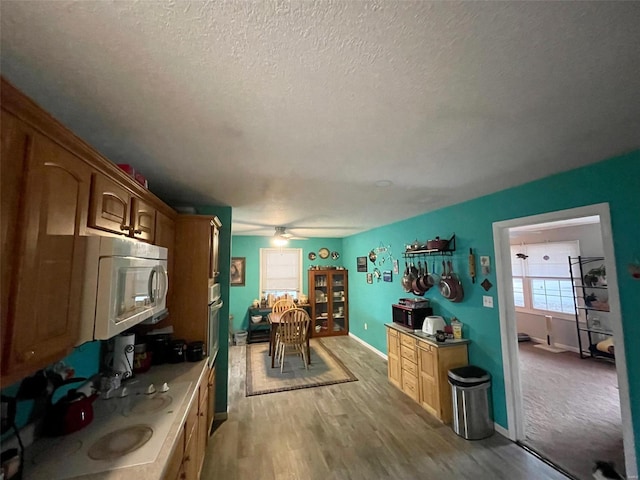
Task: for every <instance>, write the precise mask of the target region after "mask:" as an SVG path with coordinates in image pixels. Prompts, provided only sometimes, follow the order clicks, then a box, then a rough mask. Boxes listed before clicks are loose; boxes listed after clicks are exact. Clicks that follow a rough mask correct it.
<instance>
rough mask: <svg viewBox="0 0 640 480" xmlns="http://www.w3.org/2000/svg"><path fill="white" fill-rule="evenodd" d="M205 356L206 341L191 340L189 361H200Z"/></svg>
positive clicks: (188, 351)
mask: <svg viewBox="0 0 640 480" xmlns="http://www.w3.org/2000/svg"><path fill="white" fill-rule="evenodd" d="M203 358H204V342H190V343H188V344H187V361H188V362H199V361H200V360H202V359H203Z"/></svg>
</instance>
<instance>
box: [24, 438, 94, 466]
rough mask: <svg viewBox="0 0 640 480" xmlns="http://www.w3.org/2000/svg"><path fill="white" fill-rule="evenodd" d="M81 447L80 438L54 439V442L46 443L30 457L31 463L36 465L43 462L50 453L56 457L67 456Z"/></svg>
mask: <svg viewBox="0 0 640 480" xmlns="http://www.w3.org/2000/svg"><path fill="white" fill-rule="evenodd" d="M81 448H82V441H81V440H73V441H66V439H62V438H61V439H58V440H55V442H54V443H52V444H49V445H46V448H41V449H40V450H38V453H36V454H35V455H34V457H33V458H32V459H31V463H33V464H34V465H37V464H39V463H44V462H46V461H47V460H48V457H49V456H50V455H54V456H57V457H61V458H62V457H69V456H71V455H73V454H74V453H76V452H77V451H78V450H80V449H81Z"/></svg>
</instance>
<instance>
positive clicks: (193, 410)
mask: <svg viewBox="0 0 640 480" xmlns="http://www.w3.org/2000/svg"><path fill="white" fill-rule="evenodd" d="M198 398H199V396H196V397H195V398H194V399H193V402H191V406H190V407H189V413H187V420H186V422H185V435H186V443H189V439H190V438H191V434H192V433H193V429H194V428H195V426H196V424H197V422H198Z"/></svg>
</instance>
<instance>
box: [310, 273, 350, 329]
mask: <svg viewBox="0 0 640 480" xmlns="http://www.w3.org/2000/svg"><path fill="white" fill-rule="evenodd" d="M348 285H349V276H348V272H347V270H309V305H310V306H311V313H310V315H311V325H312V327H311V328H312V330H311V335H312V336H313V337H327V336H333V335H348V334H349V287H348Z"/></svg>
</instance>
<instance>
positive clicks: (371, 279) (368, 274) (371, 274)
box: [367, 273, 373, 283]
mask: <svg viewBox="0 0 640 480" xmlns="http://www.w3.org/2000/svg"><path fill="white" fill-rule="evenodd" d="M367 283H373V273H367Z"/></svg>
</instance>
